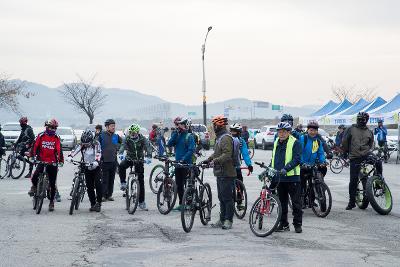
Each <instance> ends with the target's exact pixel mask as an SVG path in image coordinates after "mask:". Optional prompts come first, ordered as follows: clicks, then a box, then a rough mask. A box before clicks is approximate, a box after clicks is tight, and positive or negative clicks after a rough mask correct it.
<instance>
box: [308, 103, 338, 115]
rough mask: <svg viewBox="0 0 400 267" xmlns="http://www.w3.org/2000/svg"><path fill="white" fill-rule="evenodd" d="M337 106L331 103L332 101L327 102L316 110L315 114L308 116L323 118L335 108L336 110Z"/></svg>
mask: <svg viewBox="0 0 400 267" xmlns="http://www.w3.org/2000/svg"><path fill="white" fill-rule="evenodd" d="M338 106H339V104H338V103H336V102H333V101H332V100H331V101H329V102H328V103H326V104H325V105H324V106H323V107H322V108H320V109H319V110H317V111H316V112H314V113H313V114H311V115H310V116H315V117H317V116H324V115H326V114H329V113H330V112H332V111H333V110H334V109H335V108H337V107H338Z"/></svg>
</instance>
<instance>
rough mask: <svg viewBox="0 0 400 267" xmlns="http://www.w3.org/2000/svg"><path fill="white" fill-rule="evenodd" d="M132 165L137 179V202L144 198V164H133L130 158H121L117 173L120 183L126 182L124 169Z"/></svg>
mask: <svg viewBox="0 0 400 267" xmlns="http://www.w3.org/2000/svg"><path fill="white" fill-rule="evenodd" d="M131 166H134V168H135V172H136V173H137V174H138V180H139V203H142V202H144V198H145V189H144V164H143V163H136V164H133V162H132V161H130V160H126V159H125V160H123V161H121V163H120V164H119V167H118V173H119V179H120V181H121V183H126V169H128V168H129V167H131Z"/></svg>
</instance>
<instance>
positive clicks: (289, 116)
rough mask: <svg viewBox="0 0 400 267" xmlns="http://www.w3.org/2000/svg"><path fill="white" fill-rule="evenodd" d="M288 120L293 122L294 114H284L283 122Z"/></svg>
mask: <svg viewBox="0 0 400 267" xmlns="http://www.w3.org/2000/svg"><path fill="white" fill-rule="evenodd" d="M284 121H288V122H292V121H293V116H292V115H290V114H283V115H282V118H281V122H284Z"/></svg>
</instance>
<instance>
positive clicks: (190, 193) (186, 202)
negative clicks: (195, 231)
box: [181, 187, 197, 233]
mask: <svg viewBox="0 0 400 267" xmlns="http://www.w3.org/2000/svg"><path fill="white" fill-rule="evenodd" d="M196 198H197V197H196V190H195V189H194V188H190V187H188V188H186V190H185V193H184V194H183V199H182V209H181V222H182V228H183V230H184V231H185V232H186V233H189V232H190V231H191V230H192V227H193V223H194V216H195V215H196Z"/></svg>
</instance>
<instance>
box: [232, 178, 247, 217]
mask: <svg viewBox="0 0 400 267" xmlns="http://www.w3.org/2000/svg"><path fill="white" fill-rule="evenodd" d="M234 194H235V195H234V200H235V203H234V205H235V209H234V212H235V215H236V217H238V219H243V218H244V216H246V211H247V191H246V187H245V186H244V184H243V182H242V181H240V180H238V179H235V190H234Z"/></svg>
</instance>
